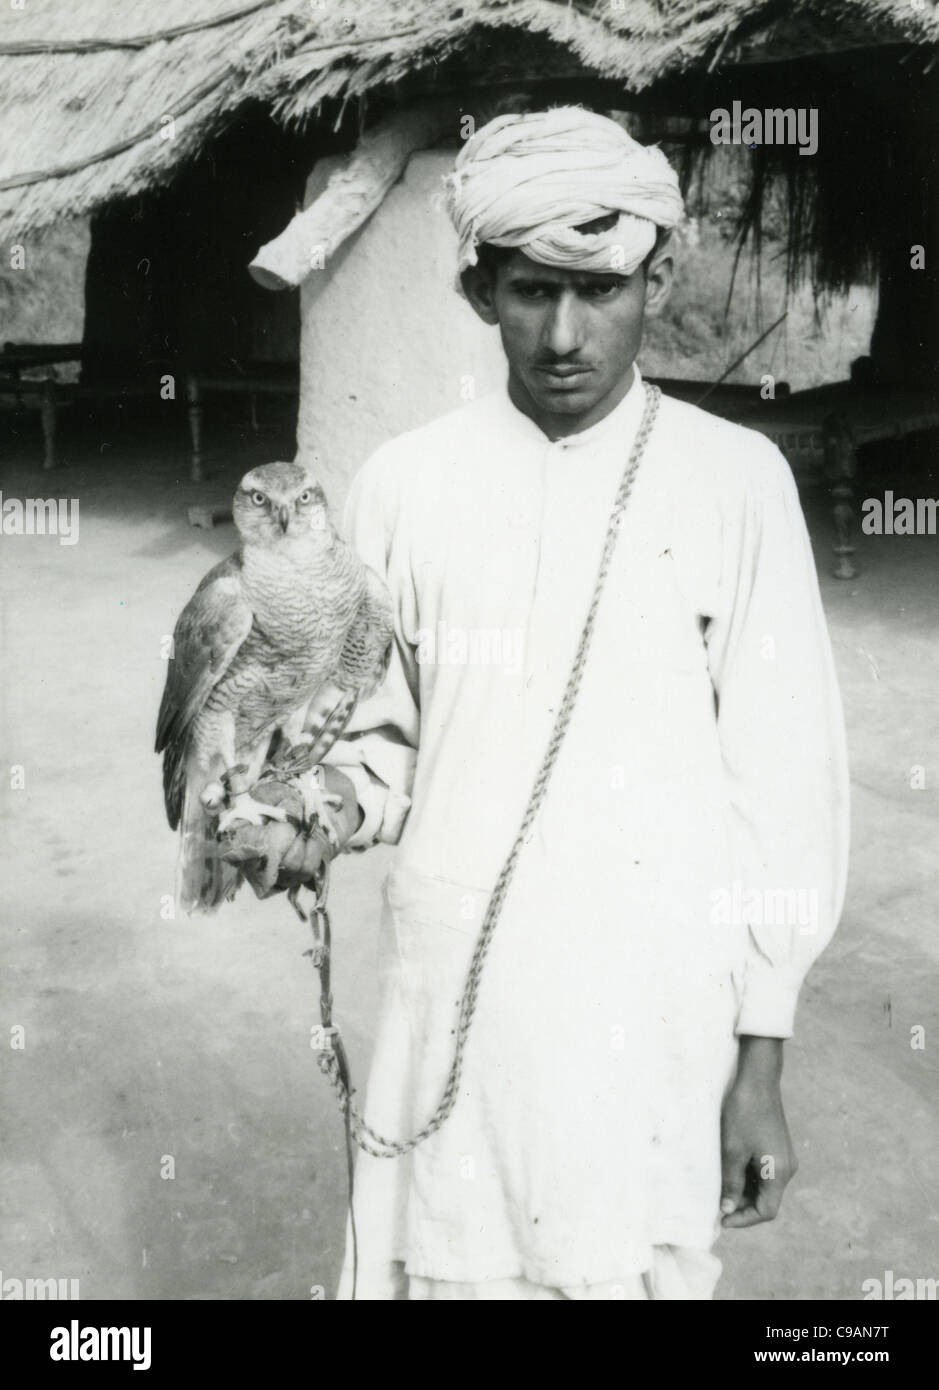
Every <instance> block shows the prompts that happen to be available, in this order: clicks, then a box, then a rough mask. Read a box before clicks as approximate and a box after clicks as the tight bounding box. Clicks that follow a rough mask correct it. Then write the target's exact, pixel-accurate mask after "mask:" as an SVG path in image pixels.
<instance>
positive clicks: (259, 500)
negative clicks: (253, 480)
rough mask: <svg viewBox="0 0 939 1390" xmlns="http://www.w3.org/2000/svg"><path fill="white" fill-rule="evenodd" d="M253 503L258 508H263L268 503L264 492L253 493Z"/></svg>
mask: <svg viewBox="0 0 939 1390" xmlns="http://www.w3.org/2000/svg"><path fill="white" fill-rule="evenodd" d="M251 501H252V502H253V503H254V505H255V506H256V507H263V506H264V504H265V503H266V502H267V498H266V497H265V496H264V493H263V492H252V494H251Z"/></svg>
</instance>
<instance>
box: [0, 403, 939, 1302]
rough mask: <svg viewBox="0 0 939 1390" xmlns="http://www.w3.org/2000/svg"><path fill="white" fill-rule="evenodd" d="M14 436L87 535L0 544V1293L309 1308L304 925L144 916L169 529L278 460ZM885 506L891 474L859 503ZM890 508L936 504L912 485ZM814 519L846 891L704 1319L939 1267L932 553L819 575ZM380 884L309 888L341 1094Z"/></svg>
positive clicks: (188, 581)
mask: <svg viewBox="0 0 939 1390" xmlns="http://www.w3.org/2000/svg"><path fill="white" fill-rule="evenodd" d="M4 428H6V427H5V426H4ZM32 428H33V427H32V426H30V432H29V433H28V434H27V436H26V438H25V439H24V440H22V441H21V443H20V446H19V448H18V453H17V455H16V458H15V459H14V460H13V461H9V458H8V461H7V462H6V463H5V465H4V467H3V470H2V472H0V486H2V490H3V493H4V495H5V496H7V497H10V496H19V497H24V496H46V497H48V496H61V497H77V498H79V499H80V504H81V511H80V523H81V530H80V539H79V543H78V544H77V545H74V546H61V545H59V543H58V541H57V540H56V539H55V538H54V537H51V536H41V537H32V538H27V537H19V538H18V537H7V536H0V594H2V606H0V624H2V627H0V654H2V695H0V699H2V707H0V730H2V745H0V767H2V769H3V772H4V776H3V780H2V796H0V816H2V852H3V866H2V890H0V892H2V918H3V926H4V938H5V940H4V947H3V955H4V961H5V967H6V968H5V970H4V972H3V973H4V978H3V1011H2V1017H3V1020H4V1027H5V1029H6V1030H7V1031H8V1032H9V1033H10V1038H11V1042H13V1041H14V1039H15V1038H16V1037H18V1036H19V1035H18V1034H14V1033H13V1032H11V1031H10V1030H13V1029H15V1028H17V1027H21V1028H22V1029H24V1030H25V1036H24V1041H25V1046H23V1047H22V1048H20V1047H16V1046H10V1047H5V1048H4V1049H3V1058H4V1060H3V1072H2V1088H3V1096H2V1111H3V1115H4V1125H3V1141H2V1150H0V1156H2V1161H0V1174H2V1184H0V1190H2V1198H0V1201H2V1238H0V1239H2V1243H0V1270H2V1273H3V1278H9V1277H11V1276H15V1277H18V1278H26V1277H43V1278H50V1277H59V1278H77V1279H79V1280H80V1290H81V1297H82V1298H83V1299H98V1298H127V1299H139V1298H163V1299H304V1298H309V1297H310V1296H311V1289H313V1288H314V1287H315V1286H319V1287H322V1288H323V1289H324V1290H325V1293H326V1296H327V1297H330V1296H332V1294H333V1292H334V1289H335V1285H336V1280H337V1275H338V1270H339V1265H340V1260H341V1255H342V1235H343V1225H344V1200H345V1178H344V1156H343V1147H342V1126H341V1122H340V1119H339V1117H338V1115H337V1113H336V1111H335V1108H334V1103H333V1097H332V1093H331V1092H330V1091H329V1089H328V1087H327V1085H326V1083H325V1081H324V1079H323V1078H322V1077H321V1075H320V1073H319V1071H318V1070H317V1067H316V1065H315V1061H314V1056H313V1053H312V1052H311V1050H310V1046H309V1036H310V1028H311V1026H312V1025H313V1024H314V1023H315V1022H316V1021H317V1017H318V1015H317V1011H316V991H315V988H314V984H315V981H314V975H313V971H312V969H311V967H310V965H309V963H308V962H307V961H306V960H304V959H303V956H302V952H303V951H304V950H305V949H306V947H307V945H308V941H307V938H306V936H305V935H304V932H305V929H304V928H303V927H302V924H301V923H299V922H298V921H297V920H296V919H295V918H294V917H293V916H292V914H291V912H290V909H289V908H288V907H287V905H286V904H285V903H284V902H283V901H277V902H273V903H267V904H263V905H259V904H257V903H255V901H254V900H253V898H252V897H251V896H250V895H247V894H246V895H245V896H243V897H241V898H240V899H239V901H237V902H236V903H235V904H234V906H233V907H232V908H230V909H229V910H226V911H224V912H222V913H221V914H219V915H218V916H217V917H216V918H214V919H207V920H193V921H189V920H186V919H183V920H164V919H163V917H162V916H161V908H162V907H163V903H164V901H165V895H168V894H171V893H172V890H173V865H174V857H175V844H174V839H173V836H172V835H171V834H170V833H169V831H168V829H167V826H166V823H165V821H164V818H163V810H162V805H161V799H160V785H159V769H158V763H157V760H156V759H155V758H154V756H153V754H152V751H151V748H152V736H153V725H154V717H155V712H156V708H157V705H158V702H159V698H160V693H161V690H162V685H163V680H164V675H165V663H164V661H163V659H162V657H161V639H162V638H163V636H164V635H165V634H167V633H169V632H170V631H171V630H172V626H173V622H174V620H175V616H176V614H177V612H178V609H179V607H180V605H181V603H182V602H184V601H185V599H186V598H187V597H188V595H189V593H190V592H191V590H192V587H193V586H194V584H195V582H196V581H197V579H198V578H199V577H200V576H201V575H202V574H203V573H204V571H205V570H206V569H207V568H208V566H209V565H210V564H211V563H213V562H214V561H215V559H216V558H218V557H219V556H220V555H222V554H225V553H227V552H228V551H229V550H230V549H231V546H232V535H233V533H232V530H231V527H230V526H228V527H226V526H222V527H219V528H216V529H215V530H214V531H212V532H206V531H201V530H195V529H193V528H191V527H190V526H189V525H188V524H187V520H186V507H187V506H188V505H189V504H191V503H193V502H196V501H204V500H211V501H213V502H217V503H218V504H220V505H224V504H225V503H226V501H227V499H228V497H229V496H230V491H231V484H232V483H233V482H234V480H235V479H236V478H237V477H238V476H239V475H240V474H241V472H243V471H244V469H245V468H246V467H248V466H249V465H250V464H251V463H253V462H259V461H262V460H263V459H266V458H270V457H275V456H276V454H275V453H274V452H273V446H272V445H271V444H270V443H269V442H267V441H265V440H264V439H261V440H259V441H257V442H254V441H252V443H251V444H250V445H247V444H244V443H240V444H238V445H237V446H233V447H232V449H231V451H230V452H227V453H225V454H224V455H220V454H216V457H215V469H214V475H213V478H212V480H211V481H210V482H208V483H205V484H202V485H198V486H196V485H192V484H190V483H188V482H187V481H185V477H186V456H185V447H184V446H185V441H184V431H180V432H179V435H178V438H177V436H173V437H172V439H170V440H169V441H164V440H163V439H162V438H161V439H160V440H159V441H158V442H157V441H156V440H155V439H154V438H147V436H146V434H144V435H143V436H140V435H138V437H137V438H135V439H133V440H130V439H129V438H128V437H127V436H126V435H117V434H114V433H113V432H112V433H110V434H109V433H108V432H105V433H104V434H103V435H101V436H100V437H98V436H91V437H87V436H86V437H85V438H84V439H83V440H81V441H80V442H79V443H75V444H72V445H70V444H69V443H68V441H67V438H63V462H62V466H61V467H60V469H59V470H58V471H57V472H55V473H54V474H43V473H42V472H40V471H39V468H38V458H39V441H38V436H37V435H36V434H34V433H33V432H32ZM63 433H64V435H67V433H68V431H67V428H65V427H64V429H63ZM217 442H218V441H217V440H216V443H217ZM884 486H896V484H895V482H894V478H893V475H891V478H890V479H889V481H885V480H884V479H883V478H881V480H880V482H879V487H875V486H874V485H873V484H871V491H872V492H877V491H882V489H883V487H884ZM910 486H911V487H912V486H914V483H911V484H910ZM915 486H917V487H918V492H917V491H913V492H907V493H906V494H905V495H913V496H915V495H933V496H934V495H936V492H937V486H936V483H935V480H934V479H933V480H932V481H931V482H929V483H924V480H923V477H922V476H920V479H919V482H918V483H917V484H915ZM898 495H900V494H899V493H898ZM807 508H808V511H809V514H810V521H811V524H812V529H813V535H814V538H815V542H816V553H817V556H818V559H819V563H820V567H821V571H822V582H823V589H824V597H825V602H826V606H827V611H828V615H829V619H830V623H831V629H832V634H833V638H834V642H835V650H836V653H837V659H838V665H839V670H840V674H841V679H842V682H843V691H844V697H845V702H846V708H847V718H848V726H849V736H850V742H851V748H852V757H853V793H854V850H853V865H852V872H851V879H850V890H849V896H848V903H847V908H846V911H845V915H844V919H843V923H842V927H841V930H840V932H839V934H838V936H837V937H836V940H835V943H834V944H833V945H832V946H831V948H830V949H829V950H828V952H827V953H826V955H825V956H824V958H823V960H822V962H821V963H820V964H819V965H818V966H817V968H816V969H815V971H814V972H813V974H812V975H811V977H810V980H809V983H808V985H807V987H806V989H805V992H804V995H803V1002H802V1005H801V1009H800V1015H799V1023H798V1034H797V1037H796V1038H795V1040H794V1041H793V1042H792V1043H791V1044H790V1045H789V1047H788V1049H787V1052H788V1060H787V1067H786V1077H785V1091H786V1097H787V1101H788V1107H789V1112H790V1124H791V1128H792V1131H793V1135H794V1140H795V1144H796V1149H797V1152H798V1155H799V1160H800V1164H801V1171H800V1173H799V1175H798V1178H797V1180H796V1183H795V1184H794V1186H793V1187H792V1188H791V1189H790V1192H789V1194H788V1197H787V1200H786V1203H785V1206H784V1209H783V1215H782V1216H781V1218H780V1220H779V1221H778V1222H777V1223H775V1224H774V1225H772V1226H768V1227H765V1228H762V1229H758V1230H755V1231H744V1232H738V1233H734V1234H733V1238H725V1239H724V1240H723V1241H722V1242H721V1246H720V1248H719V1253H720V1255H721V1256H722V1258H723V1260H724V1262H725V1277H724V1279H723V1281H722V1284H721V1286H720V1290H719V1297H721V1298H724V1299H757V1298H775V1299H793V1298H800V1297H809V1298H815V1299H858V1298H860V1297H862V1292H861V1285H862V1282H863V1281H864V1280H865V1279H870V1278H879V1279H883V1278H884V1275H885V1272H886V1271H887V1270H892V1271H893V1272H894V1276H895V1277H897V1278H899V1277H913V1278H917V1277H919V1278H926V1277H935V1276H937V1275H939V1258H937V1247H939V1224H937V1223H939V1195H937V1194H939V1183H937V1173H936V1156H937V1154H939V1111H937V1106H936V1096H937V1070H939V1069H937V1062H936V1056H937V1049H936V1042H935V1040H936V1039H937V1038H939V1018H937V993H939V992H937V983H939V969H937V957H939V940H937V931H936V927H937V920H939V919H937V896H939V895H937V873H936V858H937V855H936V851H937V843H939V841H937V830H939V795H937V788H939V735H937V719H936V689H937V685H939V635H937V632H936V628H935V621H934V618H935V611H936V603H937V599H939V538H937V537H923V538H907V537H896V536H894V537H884V538H877V539H875V538H863V540H862V544H861V548H860V550H859V559H860V565H861V572H860V575H859V577H858V579H857V580H855V581H853V582H848V583H845V582H839V581H836V580H834V579H830V578H829V577H828V571H829V569H830V559H829V551H828V543H829V531H828V524H827V517H826V515H825V512H824V510H823V505H819V503H818V501H817V500H816V499H814V498H812V497H811V496H810V497H808V498H807ZM14 765H21V766H22V767H23V769H24V776H25V787H23V788H22V789H12V788H11V787H10V785H9V783H10V780H11V779H10V778H9V777H8V776H7V775H6V770H7V769H8V768H10V767H12V766H14ZM914 765H923V766H924V767H925V771H926V783H927V785H926V788H925V789H920V790H913V789H911V787H910V769H911V768H912V767H913V766H914ZM386 867H387V852H386V851H384V850H379V851H374V852H373V853H371V854H369V855H367V856H364V857H363V856H356V858H355V861H354V863H352V862H345V863H343V864H342V865H341V867H340V869H339V871H338V872H337V874H336V876H335V888H334V919H335V934H336V947H337V949H336V968H335V994H336V999H337V1007H338V1011H339V1015H340V1019H341V1022H342V1025H343V1028H344V1032H345V1035H346V1037H347V1040H348V1042H349V1044H350V1047H351V1052H352V1063H353V1069H354V1074H355V1075H356V1076H357V1078H358V1079H359V1080H360V1081H361V1080H362V1079H364V1076H365V1074H366V1069H367V1062H368V1052H369V1044H370V1035H371V1027H372V1020H373V1018H374V1011H375V1004H376V988H375V966H374V954H375V953H374V946H375V939H376V924H377V906H378V888H379V883H380V880H381V878H382V877H383V874H384V872H385V870H386ZM917 1026H922V1027H924V1028H925V1048H922V1049H915V1048H913V1047H911V1040H912V1039H911V1029H914V1028H916V1027H917ZM168 1159H172V1161H173V1166H174V1172H175V1175H174V1176H173V1177H167V1176H163V1174H165V1173H166V1172H167V1171H168V1170H169V1166H170V1165H169V1164H168V1162H167V1160H168Z"/></svg>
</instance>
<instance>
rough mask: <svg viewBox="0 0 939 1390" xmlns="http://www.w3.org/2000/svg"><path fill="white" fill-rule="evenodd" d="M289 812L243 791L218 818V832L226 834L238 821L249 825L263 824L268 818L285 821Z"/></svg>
mask: <svg viewBox="0 0 939 1390" xmlns="http://www.w3.org/2000/svg"><path fill="white" fill-rule="evenodd" d="M286 819H287V813H286V811H285V810H284V809H283V807H282V806H270V805H268V803H267V802H265V801H255V799H254V797H253V796H249V794H248V793H247V792H242V793H241V795H240V796H236V797H235V801H234V805H233V806H231V807H230V809H229V810H227V811H224V812H223V813H222V815H221V816H219V819H218V833H219V834H220V835H224V834H225V832H226V830H230V829H231V827H232V826H233V825H235V824H236V823H237V822H238V821H243V822H245V824H247V825H263V824H264V822H265V821H266V820H277V821H285V820H286Z"/></svg>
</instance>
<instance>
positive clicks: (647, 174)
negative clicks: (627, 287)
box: [444, 106, 684, 275]
mask: <svg viewBox="0 0 939 1390" xmlns="http://www.w3.org/2000/svg"><path fill="white" fill-rule="evenodd" d="M444 183H445V186H446V201H447V210H448V212H449V213H450V217H451V220H452V222H453V225H454V226H455V227H456V230H457V235H458V236H459V238H460V250H459V268H460V271H463V270H465V269H466V267H467V266H470V265H475V264H476V261H477V255H476V248H477V246H479V245H480V244H481V243H482V242H490V243H491V244H492V245H494V246H515V247H518V248H519V249H520V250H521V251H524V253H525V255H526V256H528V257H529V258H530V259H531V260H533V261H538V262H540V264H542V265H550V266H557V267H559V268H561V269H570V270H592V271H599V272H601V273H607V274H610V273H613V274H619V275H632V273H633V272H634V271H635V270H636V269H637V268H638V266H639V265H641V263H642V262H643V260H644V259H645V258H646V256H647V255H648V254H649V252H650V251H651V250H652V247H653V246H654V245H655V236H656V229H657V228H658V227H665V228H667V227H674V226H675V225H676V224H677V223H678V222H680V221H681V218H682V216H683V213H684V206H683V204H682V199H681V193H680V192H679V188H678V177H677V175H676V173H675V171H674V169H673V168H672V166H671V165H670V164H669V162H668V160H667V159H666V158H665V156H664V154H663V153H662V151H661V150H660V149H657V148H656V147H655V146H654V145H648V146H646V145H640V144H638V142H637V141H635V140H633V139H632V137H631V136H629V135H627V133H626V131H625V130H623V128H622V127H621V126H619V125H617V124H616V122H615V121H611V120H609V119H608V118H607V117H606V116H600V115H597V114H596V113H595V112H593V111H585V110H583V108H582V107H579V106H561V107H556V108H555V109H554V110H551V111H535V112H532V113H531V114H529V115H524V116H517V115H510V116H497V117H496V119H495V120H494V121H490V122H489V124H488V125H485V126H483V127H482V128H481V129H480V130H478V131H477V132H476V134H475V135H474V136H473V137H472V138H471V139H470V140H468V141H467V142H466V145H465V146H464V148H463V149H462V150H461V151H460V153H459V155H458V156H457V160H456V164H455V165H454V168H453V173H452V174H449V175H447V177H446V179H445V180H444ZM611 213H618V214H619V218H618V220H617V222H616V224H615V226H613V227H611V228H610V229H609V231H605V232H578V231H575V230H574V229H575V228H576V227H577V226H578V225H580V224H582V223H584V222H592V221H593V220H594V218H598V217H608V216H609V215H610V214H611Z"/></svg>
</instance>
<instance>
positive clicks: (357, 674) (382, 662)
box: [306, 565, 394, 765]
mask: <svg viewBox="0 0 939 1390" xmlns="http://www.w3.org/2000/svg"><path fill="white" fill-rule="evenodd" d="M363 568H364V570H365V592H364V593H363V595H362V601H361V603H360V604H359V606H358V608H357V609H356V612H355V615H354V617H353V619H352V622H351V623H350V624H349V630H348V632H347V633H346V640H345V643H344V645H343V648H342V656H341V657H340V660H339V666H338V668H337V670H336V672H335V673H334V676H333V679H332V680H331V681H329V682H327V684H326V685H325V686H324V687H322V688H321V689H320V691H318V693H317V696H316V698H315V700H313V701H312V702H311V704H310V707H309V709H308V710H307V717H306V727H307V730H308V732H310V733H312V735H313V744H312V746H311V750H310V762H311V765H312V764H315V763H319V762H322V760H323V759H324V758H325V757H326V754H327V753H328V752H329V750H330V748H332V746H333V744H334V743H335V742H336V740H337V739H338V738H340V737H341V735H342V732H343V730H344V729H345V727H346V725H347V724H348V722H349V720H350V719H351V718H352V712H353V710H354V709H355V707H356V705H357V704H358V702H359V700H360V699H365V698H366V697H367V696H369V695H371V694H373V693H374V692H375V691H376V690H377V689H378V687H379V686H380V685H381V683H382V681H383V680H384V678H385V673H386V671H387V670H388V663H389V661H390V660H391V639H392V636H393V634H394V609H393V606H392V602H391V595H390V594H389V593H388V590H387V589H386V588H385V585H384V582H383V581H382V580H381V579H380V578H379V576H378V575H377V574H376V573H375V571H374V570H373V569H371V568H370V567H369V566H368V565H364V566H363Z"/></svg>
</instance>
